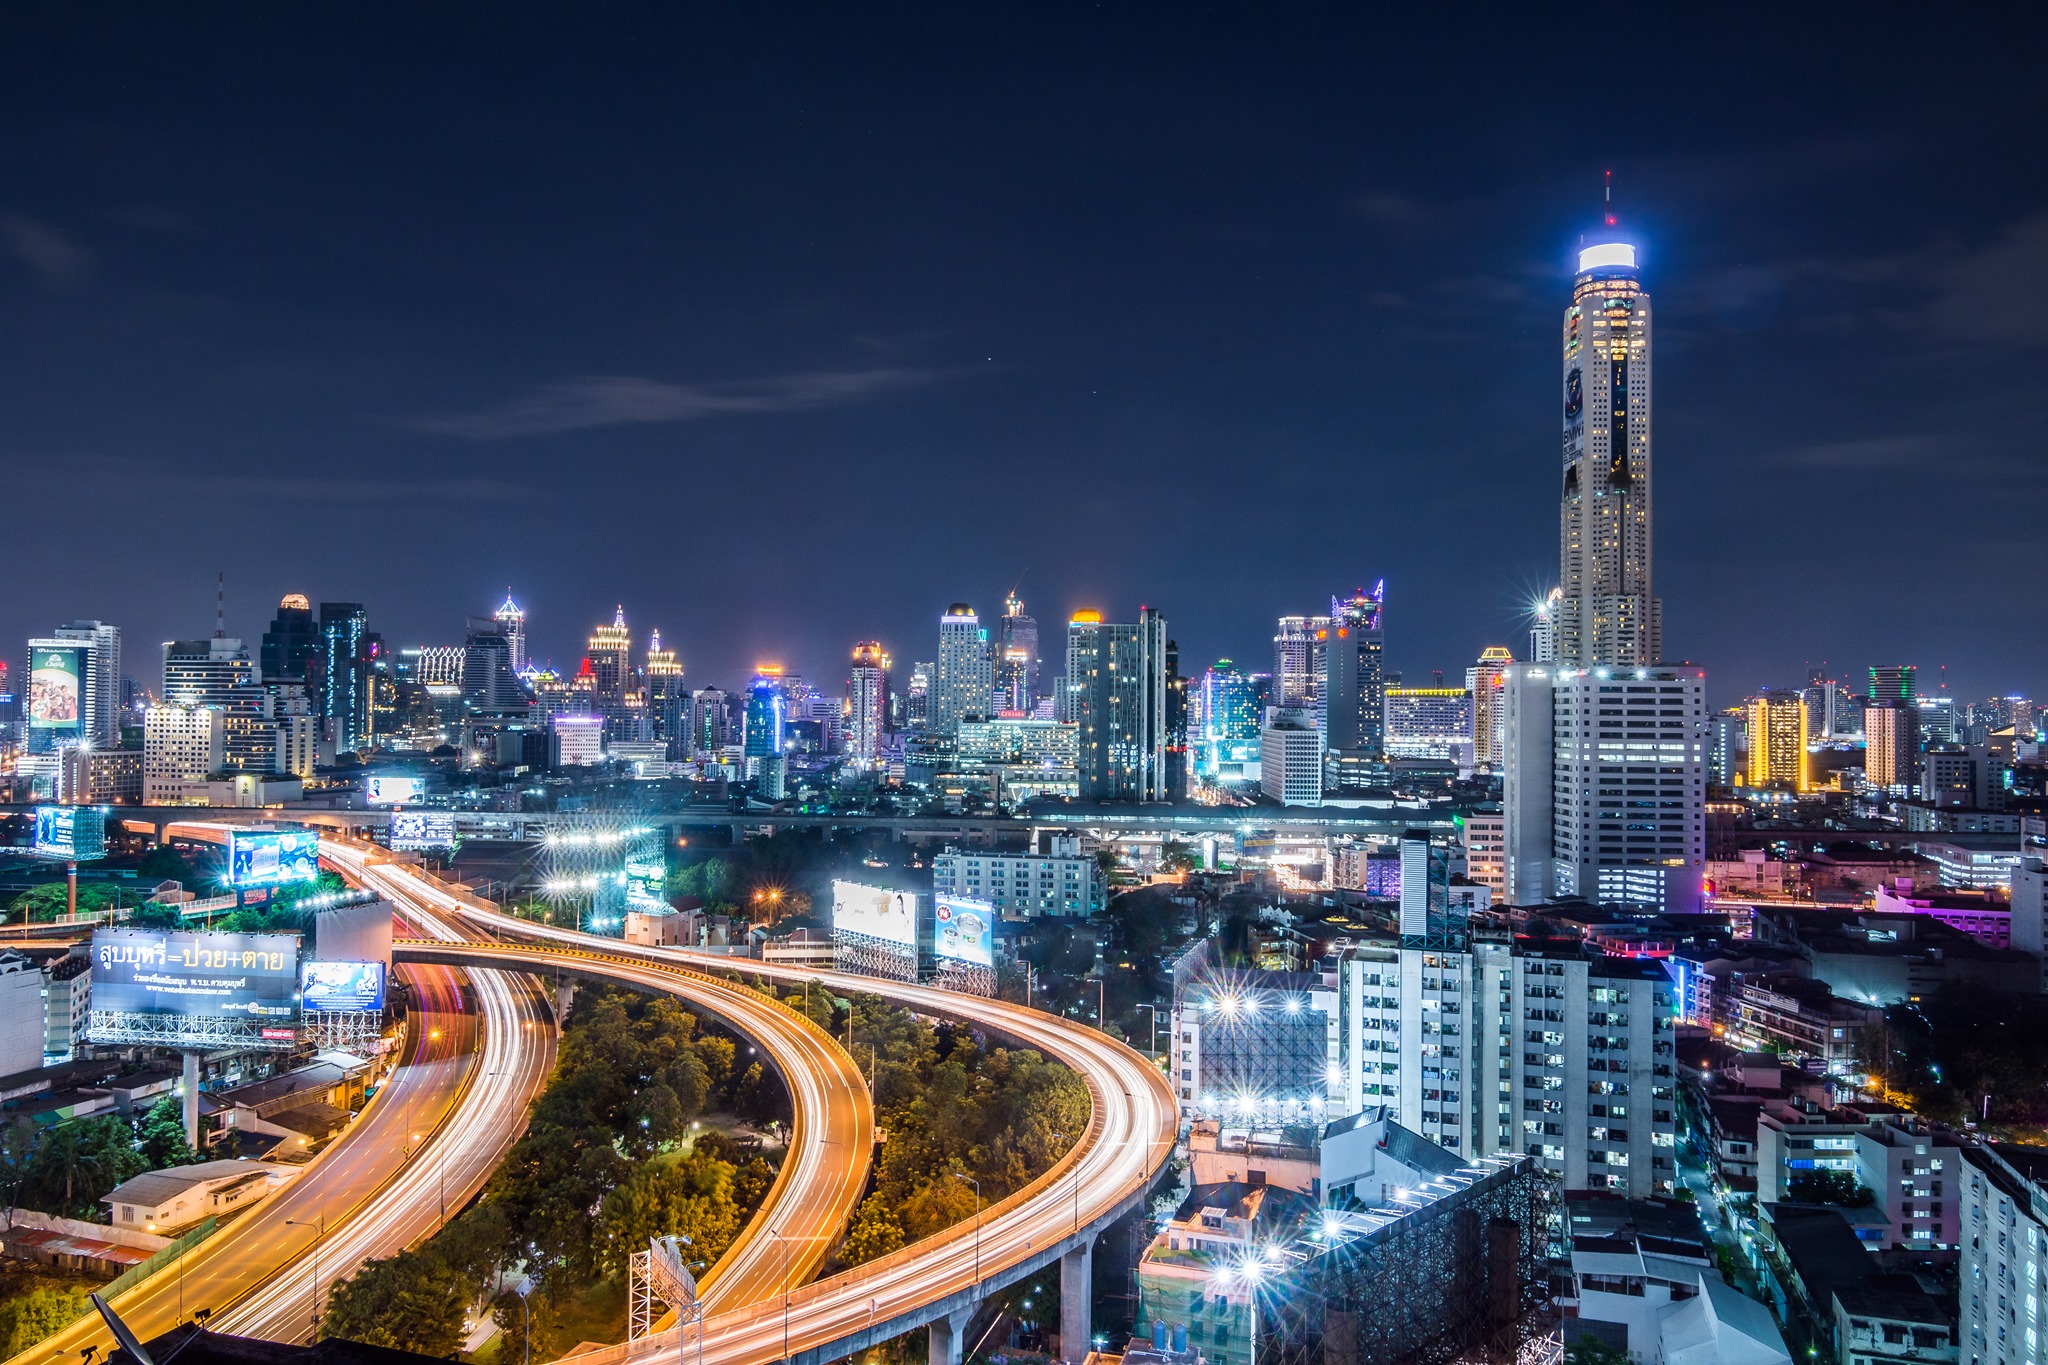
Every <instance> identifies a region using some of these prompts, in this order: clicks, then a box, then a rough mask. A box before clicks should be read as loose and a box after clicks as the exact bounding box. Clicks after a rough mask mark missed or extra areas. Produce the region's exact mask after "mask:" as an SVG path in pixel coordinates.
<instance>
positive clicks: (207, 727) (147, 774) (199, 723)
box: [142, 705, 227, 806]
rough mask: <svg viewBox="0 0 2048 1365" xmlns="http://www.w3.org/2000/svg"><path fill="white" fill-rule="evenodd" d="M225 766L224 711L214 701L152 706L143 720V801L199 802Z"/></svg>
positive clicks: (168, 803) (167, 803)
mask: <svg viewBox="0 0 2048 1365" xmlns="http://www.w3.org/2000/svg"><path fill="white" fill-rule="evenodd" d="M226 767H227V717H226V715H225V713H223V712H222V711H221V709H220V708H219V707H217V706H178V705H169V706H152V707H150V708H149V713H148V714H147V715H146V716H145V717H144V718H143V723H142V802H143V804H144V805H147V806H195V805H202V804H204V803H205V801H206V797H207V785H206V784H207V779H208V778H210V777H212V776H213V775H214V774H215V773H217V772H220V771H222V770H223V769H225V768H226Z"/></svg>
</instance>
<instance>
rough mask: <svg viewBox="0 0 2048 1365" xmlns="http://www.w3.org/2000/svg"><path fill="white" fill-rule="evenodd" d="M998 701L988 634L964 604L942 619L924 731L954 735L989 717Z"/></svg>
mask: <svg viewBox="0 0 2048 1365" xmlns="http://www.w3.org/2000/svg"><path fill="white" fill-rule="evenodd" d="M994 697H995V663H994V660H993V659H992V658H991V657H990V654H989V647H988V631H986V630H984V629H983V628H982V624H981V618H980V617H979V616H976V615H975V614H974V608H972V607H970V606H968V605H967V604H966V603H965V602H955V603H954V604H953V605H952V606H950V607H947V608H946V614H945V615H944V616H941V617H940V618H939V658H938V665H937V671H936V672H935V673H934V674H933V676H932V682H931V693H930V695H929V696H928V697H927V698H926V702H925V728H926V729H928V730H930V731H932V732H933V733H935V734H941V735H951V734H953V733H954V732H955V731H957V730H958V729H959V728H960V722H961V721H963V720H966V719H967V718H968V717H969V716H979V717H984V718H985V717H987V715H988V714H989V709H990V707H991V705H992V703H993V701H994Z"/></svg>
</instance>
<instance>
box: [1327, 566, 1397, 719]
mask: <svg viewBox="0 0 2048 1365" xmlns="http://www.w3.org/2000/svg"><path fill="white" fill-rule="evenodd" d="M1386 595H1387V584H1386V580H1385V579H1381V580H1380V581H1379V583H1377V584H1375V585H1374V587H1373V590H1372V593H1371V595H1370V596H1368V595H1367V594H1366V591H1365V589H1363V588H1360V589H1359V590H1358V591H1357V592H1355V593H1353V594H1352V595H1351V597H1349V598H1348V599H1344V600H1339V599H1337V598H1331V599H1330V623H1329V625H1327V626H1325V627H1323V628H1322V629H1321V630H1320V631H1319V632H1318V636H1319V638H1320V639H1321V641H1322V644H1323V648H1324V663H1323V711H1324V725H1323V748H1324V749H1325V750H1326V751H1328V752H1330V753H1337V754H1348V755H1355V756H1360V757H1366V758H1376V757H1378V756H1379V755H1381V754H1383V753H1385V752H1386V705H1387V674H1386V634H1385V631H1384V629H1383V628H1382V625H1381V621H1382V615H1381V614H1382V612H1383V610H1384V608H1385V603H1386Z"/></svg>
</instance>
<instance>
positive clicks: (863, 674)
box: [846, 640, 889, 772]
mask: <svg viewBox="0 0 2048 1365" xmlns="http://www.w3.org/2000/svg"><path fill="white" fill-rule="evenodd" d="M888 715H889V655H888V652H887V651H886V650H884V649H883V648H882V642H881V641H879V640H863V641H862V642H861V643H859V644H857V645H855V646H854V647H853V668H852V671H851V672H849V673H848V674H847V677H846V751H847V756H848V757H849V758H850V759H851V760H852V761H853V766H854V767H855V768H857V769H859V770H860V771H862V772H866V771H868V770H870V769H872V768H873V767H875V765H876V758H877V756H878V755H879V754H880V753H881V751H882V732H883V731H884V730H885V729H886V728H888V727H887V722H888Z"/></svg>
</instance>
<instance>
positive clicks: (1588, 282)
mask: <svg viewBox="0 0 2048 1365" xmlns="http://www.w3.org/2000/svg"><path fill="white" fill-rule="evenodd" d="M1613 223H1614V218H1613V214H1612V213H1611V212H1610V213H1609V214H1608V218H1607V224H1608V226H1609V228H1610V229H1611V228H1612V226H1613ZM1603 236H1604V237H1605V238H1606V240H1604V241H1596V242H1595V244H1594V245H1591V246H1588V247H1587V248H1585V249H1584V250H1583V251H1581V252H1580V253H1579V269H1578V275H1577V277H1576V279H1575V281H1574V283H1573V287H1572V302H1571V306H1570V307H1569V308H1567V309H1566V310H1565V318H1564V339H1563V340H1564V355H1563V371H1564V482H1563V487H1562V490H1561V504H1560V510H1559V534H1558V563H1559V570H1560V576H1561V578H1562V579H1563V582H1562V583H1561V584H1560V586H1559V588H1558V590H1557V591H1555V592H1553V593H1552V594H1551V595H1550V596H1549V598H1548V599H1547V600H1546V602H1545V603H1544V604H1543V606H1542V608H1541V609H1540V610H1539V613H1538V616H1539V622H1540V627H1539V633H1538V634H1537V635H1532V640H1531V644H1532V653H1533V654H1534V655H1535V656H1536V660H1537V661H1536V662H1532V663H1527V664H1514V665H1510V666H1509V667H1508V668H1506V669H1505V670H1504V671H1503V681H1502V692H1501V715H1502V722H1503V724H1502V731H1503V746H1502V755H1501V759H1502V768H1503V775H1504V782H1503V790H1502V797H1503V802H1502V804H1503V811H1502V814H1503V819H1504V830H1503V834H1504V841H1505V845H1506V847H1505V869H1504V876H1505V881H1506V884H1507V900H1508V903H1509V904H1511V905H1530V904H1535V903H1537V902H1539V901H1543V900H1547V899H1550V898H1551V897H1553V896H1581V897H1584V898H1586V899H1588V900H1592V901H1597V902H1601V903H1617V902H1618V903H1624V904H1630V905H1643V906H1651V907H1654V908H1657V909H1661V910H1666V911H1681V912H1682V911H1687V910H1692V909H1695V908H1697V907H1698V905H1699V899H1700V889H1701V877H1702V876H1703V874H1704V873H1705V870H1706V768H1707V764H1706V758H1707V755H1706V738H1707V736H1706V730H1707V715H1706V700H1705V690H1706V689H1705V675H1704V674H1703V673H1702V672H1701V670H1700V669H1698V668H1694V667H1690V666H1671V665H1666V664H1663V663H1661V662H1660V659H1661V655H1662V651H1663V616H1662V611H1663V609H1662V607H1661V606H1660V605H1659V603H1658V601H1657V598H1656V597H1655V595H1654V594H1653V593H1652V591H1651V586H1650V543H1651V535H1650V531H1651V519H1650V297H1649V295H1648V294H1647V293H1646V292H1644V290H1643V288H1642V282H1641V279H1640V277H1639V276H1638V274H1637V271H1636V254H1635V248H1634V247H1633V246H1632V245H1630V244H1628V243H1626V242H1622V241H1618V240H1615V234H1614V233H1612V232H1611V231H1610V232H1608V233H1606V234H1603ZM1545 633H1547V634H1548V635H1549V636H1550V637H1551V638H1550V639H1549V640H1545V639H1543V638H1541V635H1542V634H1545ZM1553 645H1554V649H1555V659H1554V660H1551V659H1548V658H1546V657H1545V656H1546V655H1547V654H1548V653H1549V652H1550V649H1551V647H1552V646H1553Z"/></svg>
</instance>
